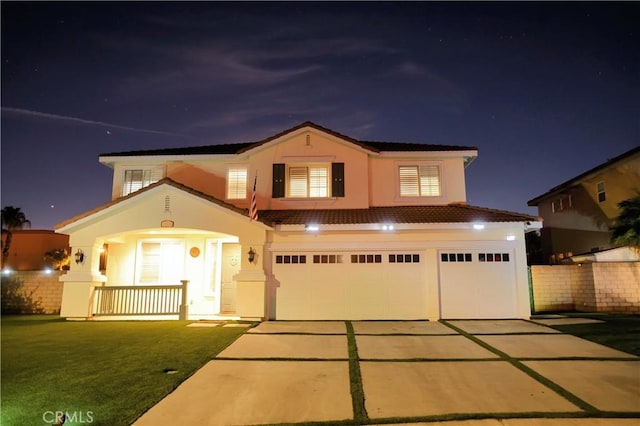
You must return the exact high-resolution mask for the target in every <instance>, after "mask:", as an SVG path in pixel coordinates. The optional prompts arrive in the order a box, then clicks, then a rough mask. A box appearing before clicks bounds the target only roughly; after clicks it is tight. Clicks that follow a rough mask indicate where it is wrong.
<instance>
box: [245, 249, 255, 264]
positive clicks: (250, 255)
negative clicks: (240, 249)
mask: <svg viewBox="0 0 640 426" xmlns="http://www.w3.org/2000/svg"><path fill="white" fill-rule="evenodd" d="M247 258H248V259H249V263H253V261H254V260H255V258H256V251H255V250H254V249H253V247H249V251H248V252H247Z"/></svg>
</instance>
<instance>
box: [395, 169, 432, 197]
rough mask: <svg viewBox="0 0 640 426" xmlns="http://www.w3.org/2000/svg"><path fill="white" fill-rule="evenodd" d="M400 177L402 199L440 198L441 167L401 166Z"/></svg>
mask: <svg viewBox="0 0 640 426" xmlns="http://www.w3.org/2000/svg"><path fill="white" fill-rule="evenodd" d="M399 175H400V196H401V197H438V196H440V167H439V166H436V165H419V166H400V167H399Z"/></svg>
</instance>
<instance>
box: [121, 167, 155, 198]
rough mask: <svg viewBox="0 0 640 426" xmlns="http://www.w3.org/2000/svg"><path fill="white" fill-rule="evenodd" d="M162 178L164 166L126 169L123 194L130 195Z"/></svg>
mask: <svg viewBox="0 0 640 426" xmlns="http://www.w3.org/2000/svg"><path fill="white" fill-rule="evenodd" d="M160 179H162V168H161V167H155V168H147V169H128V170H125V171H124V179H123V182H122V195H123V196H124V195H129V194H131V193H132V192H136V191H138V190H140V189H142V188H144V187H146V186H149V185H151V184H152V183H156V182H157V181H159V180H160Z"/></svg>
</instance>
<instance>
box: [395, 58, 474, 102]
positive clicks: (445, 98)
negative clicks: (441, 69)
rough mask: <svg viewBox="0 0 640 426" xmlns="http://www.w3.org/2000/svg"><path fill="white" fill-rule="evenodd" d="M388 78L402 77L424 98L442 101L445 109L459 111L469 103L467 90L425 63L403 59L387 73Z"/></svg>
mask: <svg viewBox="0 0 640 426" xmlns="http://www.w3.org/2000/svg"><path fill="white" fill-rule="evenodd" d="M387 77H388V78H390V79H398V78H403V79H405V80H408V81H410V82H411V83H412V85H413V87H415V89H416V93H418V94H419V95H420V96H422V97H423V98H424V99H425V100H429V99H432V100H434V101H439V102H443V104H442V105H441V106H442V107H443V108H445V109H449V110H455V111H459V110H461V109H463V108H465V107H466V106H468V104H469V96H468V95H467V92H466V91H465V90H464V89H463V88H462V87H460V86H459V85H457V84H456V83H454V82H453V81H451V80H449V79H447V78H445V77H443V76H442V75H440V74H439V73H437V72H435V71H433V70H432V69H430V68H429V67H428V66H426V65H422V64H419V63H417V62H415V61H404V62H402V63H400V64H399V65H397V66H395V67H394V68H393V69H392V70H391V71H390V72H389V73H388V75H387Z"/></svg>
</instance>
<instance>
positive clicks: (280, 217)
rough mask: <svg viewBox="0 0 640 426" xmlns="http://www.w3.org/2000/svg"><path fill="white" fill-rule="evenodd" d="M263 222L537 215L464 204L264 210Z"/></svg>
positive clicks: (333, 222)
mask: <svg viewBox="0 0 640 426" xmlns="http://www.w3.org/2000/svg"><path fill="white" fill-rule="evenodd" d="M258 214H259V218H260V221H261V222H263V223H265V224H267V225H271V226H273V225H277V224H281V225H304V224H308V223H316V224H319V225H338V224H365V223H385V222H390V223H413V224H416V223H462V222H467V223H468V222H488V223H489V222H533V221H537V220H539V219H538V218H537V217H535V216H530V215H526V214H521V213H514V212H508V211H503V210H493V209H487V208H484V207H475V206H469V205H463V204H450V205H444V206H393V207H370V208H368V209H334V210H331V209H322V210H260V211H259V212H258Z"/></svg>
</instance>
